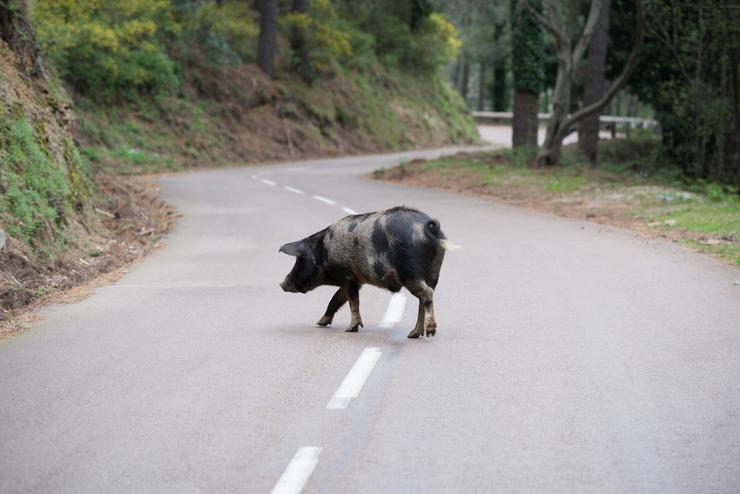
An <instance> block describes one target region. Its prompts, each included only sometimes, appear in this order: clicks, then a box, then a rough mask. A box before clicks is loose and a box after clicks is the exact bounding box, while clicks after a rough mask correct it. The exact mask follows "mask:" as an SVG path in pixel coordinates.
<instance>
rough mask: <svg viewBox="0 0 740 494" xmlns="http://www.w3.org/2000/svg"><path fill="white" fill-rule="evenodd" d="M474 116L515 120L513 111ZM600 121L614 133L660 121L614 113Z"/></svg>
mask: <svg viewBox="0 0 740 494" xmlns="http://www.w3.org/2000/svg"><path fill="white" fill-rule="evenodd" d="M550 116H551V114H550V113H538V114H537V119H538V120H540V121H543V122H547V121H549V120H550ZM473 118H475V119H476V120H479V121H481V120H483V121H486V120H489V121H490V120H493V121H510V120H513V118H514V114H513V113H511V112H497V111H474V112H473ZM599 123H601V125H602V126H603V127H605V128H607V129H610V130H611V131H612V132H613V133H616V131H617V127H629V128H631V129H654V128H655V127H657V126H658V122H657V121H656V120H654V119H652V118H637V117H617V116H612V115H601V116H600V117H599Z"/></svg>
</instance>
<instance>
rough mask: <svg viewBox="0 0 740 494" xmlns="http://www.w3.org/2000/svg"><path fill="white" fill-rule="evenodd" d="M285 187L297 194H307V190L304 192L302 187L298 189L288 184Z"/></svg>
mask: <svg viewBox="0 0 740 494" xmlns="http://www.w3.org/2000/svg"><path fill="white" fill-rule="evenodd" d="M283 189H285V190H288V191H290V192H293V193H295V194H305V192H303V191H302V190H301V189H296V188H295V187H291V186H290V185H286V186H285V187H283Z"/></svg>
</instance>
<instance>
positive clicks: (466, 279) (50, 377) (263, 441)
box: [0, 152, 740, 493]
mask: <svg viewBox="0 0 740 494" xmlns="http://www.w3.org/2000/svg"><path fill="white" fill-rule="evenodd" d="M416 154H417V155H421V154H425V155H428V154H434V153H429V152H427V153H416ZM398 159H399V155H392V156H391V155H385V156H368V157H355V158H346V159H334V160H328V159H327V160H319V161H311V162H303V163H294V164H283V165H274V166H260V167H254V168H235V169H223V170H217V171H204V172H198V173H188V174H183V175H177V176H171V177H169V178H163V179H162V180H161V184H162V188H163V192H164V194H165V196H166V198H167V199H168V200H169V201H171V202H172V203H173V204H174V205H176V206H177V207H178V208H179V209H180V210H181V212H182V213H183V218H182V220H181V221H180V223H179V224H178V226H177V227H176V230H175V232H174V233H173V234H172V235H171V237H170V238H169V239H168V240H167V242H166V243H167V247H166V249H164V250H162V251H159V252H157V253H156V254H154V255H152V256H151V257H149V258H147V259H146V260H144V261H142V262H140V263H138V264H136V265H135V266H134V267H133V268H132V269H131V271H130V273H129V274H128V275H126V276H125V277H124V278H123V279H121V280H120V281H118V282H117V283H115V284H113V285H111V286H107V287H104V288H100V289H98V290H97V291H96V293H95V294H94V295H93V296H91V297H89V298H87V299H86V300H84V301H82V302H79V303H76V304H72V305H63V306H54V307H51V308H49V309H47V310H45V311H44V317H43V319H42V320H41V321H39V322H38V323H36V324H35V325H34V326H33V327H32V328H31V329H30V330H29V331H27V332H26V333H24V334H21V335H19V336H17V337H15V338H12V339H9V340H7V341H5V342H2V343H0V376H1V377H0V492H3V493H6V492H70V493H80V492H93V493H100V492H137V493H146V492H177V493H190V492H193V493H195V492H256V493H260V492H265V493H266V492H270V491H271V490H272V489H273V488H276V492H298V490H300V487H301V486H302V485H303V484H304V483H305V488H304V492H310V493H345V492H352V493H381V492H382V493H405V492H409V493H411V492H413V493H450V492H464V493H476V492H481V493H482V492H534V493H540V492H548V493H553V492H555V493H559V492H562V493H574V492H594V493H608V492H624V493H648V492H650V493H652V492H655V493H663V492H669V493H698V492H702V493H703V492H712V493H737V492H739V491H740V286H737V285H735V284H734V282H735V280H738V279H740V270H738V269H737V268H732V267H728V266H725V265H722V264H720V263H718V262H717V261H715V260H713V259H710V258H708V257H705V256H702V255H698V254H693V253H689V252H687V251H684V250H682V249H680V248H679V247H675V246H672V245H668V244H664V243H655V242H648V241H646V240H641V239H637V238H635V237H634V236H633V235H631V234H629V233H627V232H623V231H620V230H616V229H612V228H606V227H601V226H598V225H594V224H589V223H581V222H577V221H568V220H563V219H558V218H555V217H551V216H548V215H542V214H537V213H533V212H528V211H526V210H522V209H517V208H514V207H509V206H505V205H501V204H497V203H495V202H488V201H483V200H478V199H474V198H467V197H461V196H457V195H452V194H447V193H442V192H436V191H427V190H410V189H406V188H402V187H399V186H394V185H389V184H385V183H378V182H373V181H369V180H367V179H364V178H361V176H360V175H362V174H363V173H366V172H369V171H370V170H372V169H374V168H377V167H379V166H382V165H390V164H392V163H395V162H397V161H398ZM286 186H288V187H291V188H292V189H294V190H290V189H286V188H285V187H286ZM300 192H303V193H302V194H301V193H300ZM314 195H316V196H320V197H321V198H322V199H328V201H330V202H333V203H334V204H330V203H329V202H327V201H325V200H321V199H317V198H315V197H314ZM398 204H407V205H413V206H416V207H419V208H421V209H422V210H424V211H426V212H428V213H429V214H430V215H432V216H434V217H437V218H438V219H439V220H440V221H441V224H442V228H443V230H444V231H445V233H446V234H447V235H448V237H449V238H450V239H451V241H453V242H454V243H456V244H460V245H462V246H463V249H462V250H460V251H457V252H453V253H449V254H448V255H447V258H446V260H445V264H444V266H443V269H442V276H441V280H440V284H439V286H438V288H437V291H436V295H435V307H436V316H437V322H438V325H439V326H438V331H437V336H436V338H427V339H420V340H408V339H407V338H406V334H407V333H408V331H409V330H410V328H411V327H412V326H413V324H414V320H415V318H416V302H415V301H414V300H411V299H410V295H409V294H406V299H408V303H407V304H406V305H405V310H403V311H402V312H399V317H400V321H399V322H397V323H395V324H394V322H393V320H394V319H397V318H394V317H393V315H394V314H393V312H394V309H393V308H391V309H388V305H389V300H390V299H391V297H390V294H389V293H388V292H383V291H380V290H377V289H373V288H371V287H365V288H363V290H362V292H361V310H362V315H363V319H364V322H365V328H364V329H361V330H360V332H359V333H357V334H348V333H345V332H344V329H345V326H346V325H347V324H348V322H349V310H348V308H346V307H345V308H343V309H342V310H341V311H340V313H339V314H338V315H337V317H336V319H335V325H334V326H333V327H330V328H317V327H315V326H314V325H313V324H314V323H315V322H316V321H317V320H318V318H319V316H320V315H321V314H322V313H323V311H324V309H325V307H326V304H327V302H328V300H329V298H330V297H331V294H332V290H331V289H329V288H322V289H318V290H316V291H314V292H312V293H310V294H307V295H296V294H286V293H283V292H282V291H281V290H280V288H279V287H278V282H279V281H281V280H282V278H283V276H284V275H285V274H286V273H287V272H288V271H289V269H290V267H291V265H292V259H291V258H289V257H287V256H285V255H283V254H279V253H278V247H279V246H280V245H281V244H282V243H284V242H287V241H291V240H296V239H299V238H301V237H303V236H305V235H308V234H310V233H313V232H315V231H317V230H319V229H321V228H323V227H325V226H327V225H328V224H330V223H331V222H333V221H335V220H337V219H338V218H340V217H342V216H343V215H344V214H346V213H345V212H344V211H343V209H342V208H350V209H352V210H356V211H368V210H376V209H381V208H386V207H390V206H394V205H398ZM390 305H391V306H394V307H395V308H396V309H397V308H398V307H400V306H402V305H403V300H402V299H396V301H395V302H393V303H391V304H390ZM381 326H383V327H381ZM350 369H354V370H353V371H351V372H350ZM365 379H366V380H365ZM363 384H364V385H363ZM327 406H329V409H327ZM283 488H285V490H283V491H280V489H283Z"/></svg>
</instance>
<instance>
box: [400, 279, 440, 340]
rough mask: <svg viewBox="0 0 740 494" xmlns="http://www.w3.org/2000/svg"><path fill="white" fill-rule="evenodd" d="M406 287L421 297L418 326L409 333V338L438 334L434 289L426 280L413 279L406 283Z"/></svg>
mask: <svg viewBox="0 0 740 494" xmlns="http://www.w3.org/2000/svg"><path fill="white" fill-rule="evenodd" d="M406 288H407V289H408V291H410V292H411V293H412V294H413V295H414V296H415V297H416V298H418V299H419V317H418V318H417V320H416V326H415V327H414V329H412V330H411V332H410V333H409V334H408V337H409V338H418V337H419V336H423V335H424V331H425V330H426V335H427V336H434V335H435V334H437V321H435V320H434V300H433V297H434V290H433V289H432V288H431V287H430V286H429V285H427V284H426V282H424V281H412V282H409V283H407V284H406Z"/></svg>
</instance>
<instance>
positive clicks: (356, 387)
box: [326, 347, 382, 410]
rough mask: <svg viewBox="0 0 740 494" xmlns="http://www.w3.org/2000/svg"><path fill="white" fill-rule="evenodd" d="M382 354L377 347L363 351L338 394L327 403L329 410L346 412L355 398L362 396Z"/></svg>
mask: <svg viewBox="0 0 740 494" xmlns="http://www.w3.org/2000/svg"><path fill="white" fill-rule="evenodd" d="M381 354H382V352H381V351H380V348H375V347H370V348H365V349H364V350H363V351H362V353H361V354H360V357H359V358H358V359H357V361H356V362H355V365H353V366H352V368H351V369H350V370H349V373H348V374H347V376H346V377H345V378H344V381H342V384H341V385H340V386H339V389H337V392H336V393H334V396H332V398H331V400H329V403H327V405H326V408H327V410H344V409H345V408H347V405H349V402H350V401H352V399H353V398H357V397H358V396H359V395H360V391H361V390H362V387H363V386H364V385H365V381H367V378H368V377H369V376H370V373H371V372H372V371H373V368H374V367H375V364H376V363H377V362H378V359H379V358H380V355H381Z"/></svg>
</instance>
